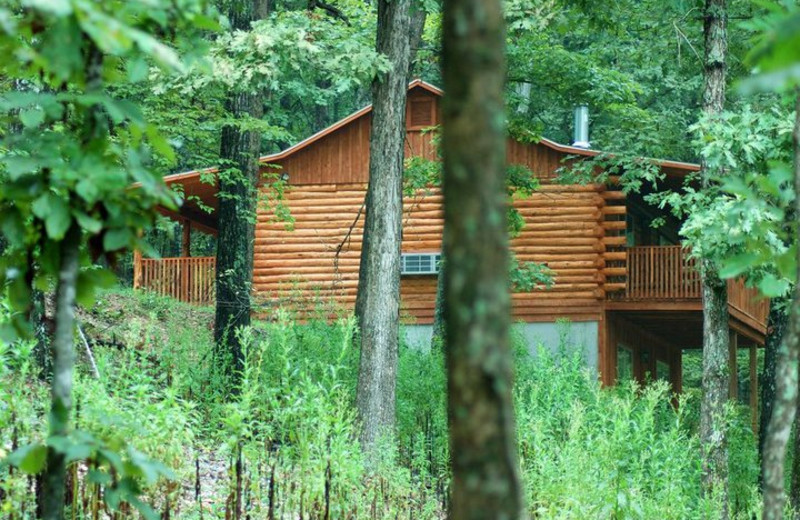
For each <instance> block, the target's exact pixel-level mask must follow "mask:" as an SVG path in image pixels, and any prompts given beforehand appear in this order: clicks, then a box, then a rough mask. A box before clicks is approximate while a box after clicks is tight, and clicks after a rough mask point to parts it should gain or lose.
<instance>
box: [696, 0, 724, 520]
mask: <svg viewBox="0 0 800 520" xmlns="http://www.w3.org/2000/svg"><path fill="white" fill-rule="evenodd" d="M704 16H705V24H704V29H705V83H704V89H703V111H704V112H705V113H706V114H709V115H712V116H713V115H715V114H719V113H721V112H722V110H723V109H724V106H725V73H726V58H727V51H728V43H727V6H726V0H706V4H705V12H704ZM702 167H703V187H704V188H705V189H709V188H710V187H711V185H712V183H713V180H712V176H713V175H714V174H715V173H716V172H712V171H709V169H708V165H707V164H705V162H703V164H702ZM701 276H702V281H703V284H702V285H703V398H702V402H701V406H700V440H701V443H702V449H703V490H704V492H705V493H708V494H715V495H718V496H720V497H721V498H722V501H723V503H722V507H723V513H722V518H728V439H727V432H726V427H725V403H726V401H727V400H728V381H729V379H730V373H729V368H728V343H729V341H730V338H729V336H728V288H727V284H726V283H725V281H724V280H722V279H720V277H719V272H718V270H717V267H716V266H715V265H714V263H713V262H710V261H707V260H706V261H703V262H702V263H701Z"/></svg>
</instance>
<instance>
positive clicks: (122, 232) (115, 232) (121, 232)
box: [103, 228, 133, 251]
mask: <svg viewBox="0 0 800 520" xmlns="http://www.w3.org/2000/svg"><path fill="white" fill-rule="evenodd" d="M132 242H133V233H131V230H130V229H127V228H121V229H111V230H109V231H106V233H105V235H103V249H105V250H106V251H119V250H120V249H125V248H127V247H128V246H129V245H130V244H131V243H132Z"/></svg>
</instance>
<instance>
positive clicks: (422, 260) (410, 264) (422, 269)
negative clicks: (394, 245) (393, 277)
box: [400, 253, 442, 275]
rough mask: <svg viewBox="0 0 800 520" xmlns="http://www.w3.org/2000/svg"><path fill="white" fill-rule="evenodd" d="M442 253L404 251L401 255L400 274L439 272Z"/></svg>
mask: <svg viewBox="0 0 800 520" xmlns="http://www.w3.org/2000/svg"><path fill="white" fill-rule="evenodd" d="M441 259H442V255H441V254H440V253H403V255H402V256H401V257H400V274H402V275H418V274H438V273H439V262H440V261H441Z"/></svg>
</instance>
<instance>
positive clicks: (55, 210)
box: [32, 193, 72, 240]
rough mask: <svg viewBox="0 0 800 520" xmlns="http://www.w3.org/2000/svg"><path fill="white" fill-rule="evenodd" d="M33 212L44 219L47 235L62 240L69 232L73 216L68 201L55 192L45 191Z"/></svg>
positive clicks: (36, 201)
mask: <svg viewBox="0 0 800 520" xmlns="http://www.w3.org/2000/svg"><path fill="white" fill-rule="evenodd" d="M32 209H33V214H34V215H36V216H37V217H39V218H40V219H42V220H44V226H45V229H46V230H47V236H49V237H50V238H52V239H53V240H61V239H62V238H64V235H65V234H66V233H67V230H68V229H69V226H70V224H71V223H72V218H71V216H70V211H69V206H68V205H67V203H66V201H64V199H62V198H61V197H59V196H57V195H55V194H53V193H45V194H43V195H42V196H41V197H39V198H38V199H36V200H35V201H34V203H33V206H32Z"/></svg>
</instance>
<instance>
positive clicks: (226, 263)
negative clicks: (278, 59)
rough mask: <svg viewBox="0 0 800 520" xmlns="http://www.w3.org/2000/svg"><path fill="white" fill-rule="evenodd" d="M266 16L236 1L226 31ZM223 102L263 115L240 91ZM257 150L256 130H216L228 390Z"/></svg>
mask: <svg viewBox="0 0 800 520" xmlns="http://www.w3.org/2000/svg"><path fill="white" fill-rule="evenodd" d="M268 13H269V2H268V1H266V0H236V1H233V2H232V4H231V6H230V10H229V13H228V18H229V19H230V21H231V27H232V29H234V30H242V31H246V30H249V29H250V24H251V23H252V22H253V21H254V20H257V19H259V18H262V17H265V16H267V14H268ZM225 104H226V110H227V112H228V114H229V115H231V116H232V117H233V118H234V119H238V120H246V119H248V118H253V119H261V118H262V117H263V115H264V112H263V103H262V101H261V95H260V94H259V93H253V92H250V91H247V90H246V89H245V90H244V91H242V92H232V93H230V94H229V95H228V99H227V100H226V103H225ZM260 152H261V134H260V133H259V132H258V131H254V130H243V129H242V128H241V127H240V126H239V125H237V124H230V125H225V126H224V127H223V128H222V139H221V142H220V163H221V164H220V179H219V197H218V201H219V208H218V210H217V217H218V222H219V230H218V235H217V267H216V268H217V273H216V313H215V320H214V340H215V343H216V347H217V348H216V356H217V366H218V367H219V368H220V369H221V371H222V372H223V373H224V374H225V375H226V376H227V377H228V378H229V382H230V383H231V384H232V386H234V387H235V386H236V385H237V383H238V381H239V376H240V373H241V370H242V368H243V364H244V359H243V355H242V345H241V341H240V338H239V335H238V333H237V331H238V330H239V329H241V328H242V327H246V326H248V325H250V312H251V307H250V289H251V287H250V281H251V275H252V271H253V237H254V233H255V211H256V205H255V201H256V190H257V183H258V175H259V164H258V158H259V155H260Z"/></svg>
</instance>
